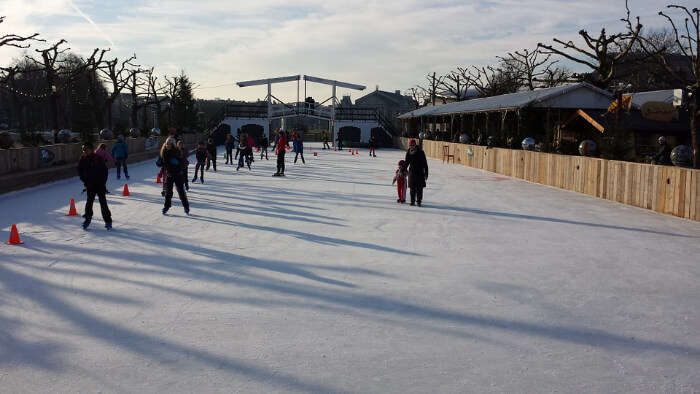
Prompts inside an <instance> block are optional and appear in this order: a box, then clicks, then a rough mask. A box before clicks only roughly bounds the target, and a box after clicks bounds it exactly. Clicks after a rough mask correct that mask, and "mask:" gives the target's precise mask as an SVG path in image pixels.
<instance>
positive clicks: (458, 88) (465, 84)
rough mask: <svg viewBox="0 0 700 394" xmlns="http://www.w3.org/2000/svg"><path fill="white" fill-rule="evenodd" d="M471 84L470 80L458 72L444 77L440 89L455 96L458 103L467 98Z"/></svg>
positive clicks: (452, 72)
mask: <svg viewBox="0 0 700 394" xmlns="http://www.w3.org/2000/svg"><path fill="white" fill-rule="evenodd" d="M469 83H470V79H469V78H468V77H466V76H464V75H462V73H460V72H459V70H457V71H451V72H450V73H449V74H447V75H444V76H443V77H442V81H441V82H440V87H442V88H443V89H444V92H445V93H449V94H451V95H452V96H454V98H455V99H456V100H457V101H462V100H464V99H466V98H467V89H468V88H469Z"/></svg>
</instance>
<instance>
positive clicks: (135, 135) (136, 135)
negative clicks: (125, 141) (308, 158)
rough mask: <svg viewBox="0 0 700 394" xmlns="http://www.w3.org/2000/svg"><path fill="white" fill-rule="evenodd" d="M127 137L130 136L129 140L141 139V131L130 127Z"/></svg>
mask: <svg viewBox="0 0 700 394" xmlns="http://www.w3.org/2000/svg"><path fill="white" fill-rule="evenodd" d="M129 136H131V138H139V137H141V130H139V129H137V128H135V127H132V128H130V129H129Z"/></svg>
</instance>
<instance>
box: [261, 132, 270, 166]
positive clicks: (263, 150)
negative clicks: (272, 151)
mask: <svg viewBox="0 0 700 394" xmlns="http://www.w3.org/2000/svg"><path fill="white" fill-rule="evenodd" d="M268 146H270V141H268V139H267V136H266V135H265V134H263V135H262V137H260V160H262V159H263V155H265V160H270V159H269V158H268V157H267V148H268Z"/></svg>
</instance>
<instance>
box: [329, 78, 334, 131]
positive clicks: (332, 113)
mask: <svg viewBox="0 0 700 394" xmlns="http://www.w3.org/2000/svg"><path fill="white" fill-rule="evenodd" d="M332 100H333V102H332V103H331V124H330V126H331V127H330V129H331V136H332V137H333V140H334V141H335V84H333V98H332Z"/></svg>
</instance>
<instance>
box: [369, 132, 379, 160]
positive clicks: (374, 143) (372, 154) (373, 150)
mask: <svg viewBox="0 0 700 394" xmlns="http://www.w3.org/2000/svg"><path fill="white" fill-rule="evenodd" d="M376 149H377V140H375V139H374V136H371V137H369V156H370V157H377V152H376Z"/></svg>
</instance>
